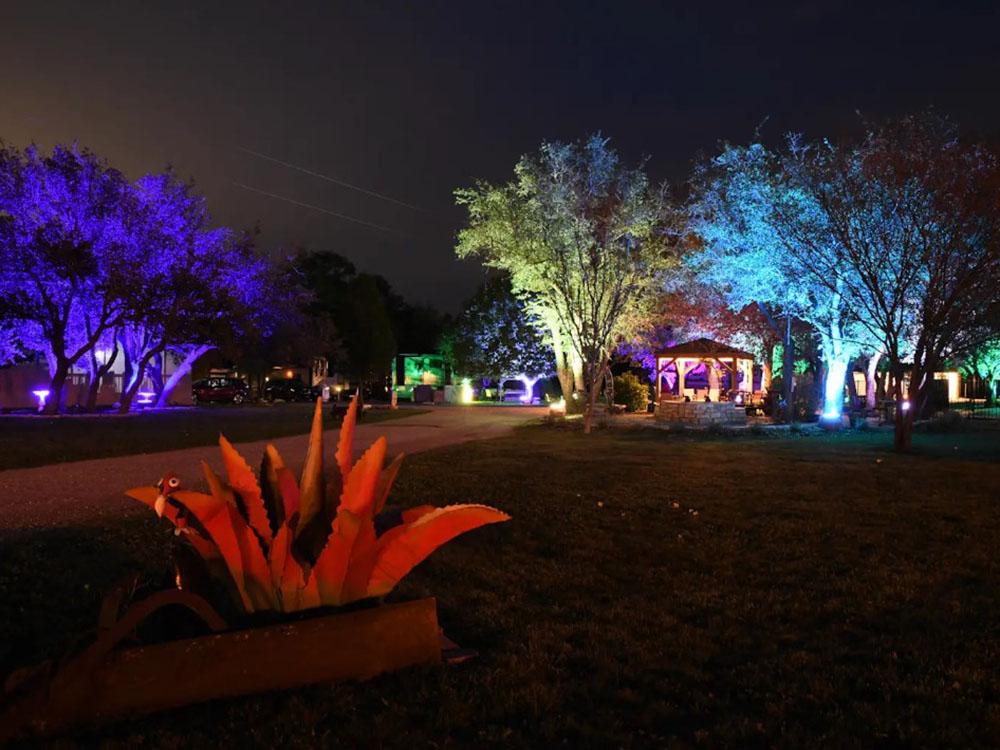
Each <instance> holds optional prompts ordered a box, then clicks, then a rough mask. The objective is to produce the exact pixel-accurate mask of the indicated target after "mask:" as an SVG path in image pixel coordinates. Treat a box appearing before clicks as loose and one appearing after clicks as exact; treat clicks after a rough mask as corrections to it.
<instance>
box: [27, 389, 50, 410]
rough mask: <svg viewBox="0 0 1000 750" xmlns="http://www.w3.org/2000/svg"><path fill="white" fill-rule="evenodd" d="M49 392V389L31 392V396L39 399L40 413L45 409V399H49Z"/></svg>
mask: <svg viewBox="0 0 1000 750" xmlns="http://www.w3.org/2000/svg"><path fill="white" fill-rule="evenodd" d="M49 392H50V391H49V389H48V388H39V389H38V390H37V391H32V392H31V395H33V396H34V397H35V398H36V399H38V411H42V410H43V409H44V408H45V399H47V398H48V397H49Z"/></svg>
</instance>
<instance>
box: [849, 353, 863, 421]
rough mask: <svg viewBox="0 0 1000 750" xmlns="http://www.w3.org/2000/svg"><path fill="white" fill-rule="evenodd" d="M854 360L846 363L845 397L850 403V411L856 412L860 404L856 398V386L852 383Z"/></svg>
mask: <svg viewBox="0 0 1000 750" xmlns="http://www.w3.org/2000/svg"><path fill="white" fill-rule="evenodd" d="M855 361H856V360H853V359H852V360H850V361H849V362H848V363H847V373H846V379H847V397H848V399H850V402H851V411H857V408H858V406H859V405H860V404H861V398H860V397H859V396H858V385H857V383H855V382H854V363H855Z"/></svg>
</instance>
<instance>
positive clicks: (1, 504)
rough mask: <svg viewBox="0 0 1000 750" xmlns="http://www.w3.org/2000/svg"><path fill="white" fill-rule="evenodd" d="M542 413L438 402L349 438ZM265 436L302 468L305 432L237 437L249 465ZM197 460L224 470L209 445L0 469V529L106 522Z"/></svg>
mask: <svg viewBox="0 0 1000 750" xmlns="http://www.w3.org/2000/svg"><path fill="white" fill-rule="evenodd" d="M544 413H545V410H544V409H541V408H534V407H531V408H529V407H488V406H472V407H459V406H455V407H439V408H436V409H433V410H432V411H431V412H429V413H424V414H417V415H414V416H412V417H405V418H401V419H398V420H391V421H387V422H377V423H374V424H370V425H368V424H361V425H358V429H357V432H356V434H355V440H354V444H355V449H356V451H357V452H358V453H359V454H360V452H361V451H363V450H364V449H365V448H367V447H368V445H370V444H371V442H372V441H373V440H375V438H376V437H378V436H379V435H385V436H386V437H387V438H388V441H389V453H390V455H394V454H396V453H399V452H400V451H405V452H406V453H417V452H419V451H425V450H430V449H432V448H440V447H442V446H446V445H454V444H456V443H464V442H468V441H470V440H485V439H488V438H494V437H500V436H502V435H506V434H508V433H510V432H511V431H512V430H513V429H514V427H516V426H517V425H520V424H524V423H526V422H530V421H533V420H536V419H538V418H539V417H541V416H542V415H543V414H544ZM336 439H337V431H336V430H330V431H328V432H326V433H325V435H324V445H325V448H326V453H327V456H331V455H332V451H333V446H334V445H335V444H336ZM268 442H272V443H274V445H275V446H276V447H277V448H278V451H279V452H280V453H281V455H282V457H283V458H284V459H285V462H286V463H287V464H288V465H289V466H292V467H293V468H294V470H295V471H296V472H298V471H299V467H301V465H302V461H303V460H304V459H305V451H306V444H307V442H308V438H307V436H305V435H297V436H293V437H284V438H277V439H275V440H269V441H268V440H262V441H259V442H253V443H239V444H237V448H238V449H239V451H240V453H242V454H243V456H244V457H245V458H246V459H247V462H248V463H249V464H250V465H251V466H258V465H259V462H260V457H261V455H262V452H263V450H264V445H265V444H266V443H268ZM201 459H206V460H207V461H208V462H209V463H210V464H211V465H212V466H213V467H214V468H215V469H216V471H218V472H220V473H222V465H221V463H222V462H221V460H220V458H219V451H218V448H216V447H213V446H201V447H197V448H184V449H181V450H176V451H166V452H163V453H143V454H139V455H135V456H119V457H116V458H101V459H96V460H92V461H74V462H71V463H63V464H52V465H50V466H39V467H36V468H32V469H10V470H8V471H3V472H0V531H14V530H17V529H28V528H32V527H52V526H68V525H78V524H87V523H109V522H113V521H114V520H115V519H116V518H120V517H122V514H133V513H144V512H147V511H146V509H145V508H143V507H142V506H141V505H140V504H139V503H136V502H135V501H134V500H130V499H129V498H127V497H125V496H124V495H122V491H123V490H126V489H128V488H129V487H135V486H137V485H143V484H153V483H154V482H155V481H156V480H157V479H158V478H159V477H160V476H162V475H163V474H164V473H165V472H167V471H172V472H174V473H176V474H178V475H179V476H180V477H182V479H185V480H186V481H188V482H190V483H191V484H192V485H193V486H198V487H200V486H201V485H203V483H204V481H203V480H202V479H201V468H200V463H199V462H200V461H201Z"/></svg>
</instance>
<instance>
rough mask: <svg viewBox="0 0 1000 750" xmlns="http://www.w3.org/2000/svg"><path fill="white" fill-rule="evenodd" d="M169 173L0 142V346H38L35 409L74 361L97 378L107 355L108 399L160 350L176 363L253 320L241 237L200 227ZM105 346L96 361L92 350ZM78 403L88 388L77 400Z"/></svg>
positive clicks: (255, 275) (194, 203)
mask: <svg viewBox="0 0 1000 750" xmlns="http://www.w3.org/2000/svg"><path fill="white" fill-rule="evenodd" d="M210 221H211V220H210V217H209V214H208V211H207V208H206V206H205V202H204V199H203V198H201V197H199V196H197V195H195V194H194V192H193V189H192V186H191V185H190V184H185V183H182V182H181V181H179V180H178V179H177V178H176V177H175V176H174V175H173V174H172V173H170V172H168V173H166V174H162V175H149V176H146V177H144V178H142V179H140V180H139V181H138V182H136V183H134V184H133V183H129V182H127V181H126V180H125V178H124V177H123V176H122V175H121V174H120V173H119V172H117V171H116V170H114V169H112V168H111V167H109V166H108V165H107V164H106V163H105V162H103V161H102V160H100V159H98V157H97V156H95V155H94V154H93V153H91V152H89V151H86V150H80V149H78V148H76V147H72V148H70V147H65V146H56V147H55V148H54V149H53V150H52V152H51V154H50V155H48V156H45V155H43V154H42V153H41V152H39V151H38V149H36V148H35V147H31V148H28V149H26V150H25V151H24V152H19V151H17V150H15V149H11V148H3V149H0V319H2V320H3V321H5V323H6V325H7V330H8V332H7V333H6V334H4V336H3V337H2V339H0V356H2V357H3V358H4V359H5V360H9V359H10V357H11V355H12V354H16V353H30V352H32V351H37V352H41V353H42V354H43V356H45V358H46V360H47V362H48V364H49V374H50V377H51V383H50V389H49V390H50V391H51V392H52V394H53V396H52V397H51V398H50V400H49V402H48V406H47V408H48V409H49V410H51V411H54V410H56V409H59V408H61V407H62V406H63V401H64V384H65V382H66V378H67V376H68V373H69V370H70V368H71V367H73V366H75V365H80V366H84V367H86V368H87V369H88V370H89V371H90V373H91V375H92V378H93V383H92V396H93V395H95V394H96V389H97V386H98V384H99V379H100V377H101V376H102V375H104V374H105V373H106V372H107V371H108V370H109V369H110V366H111V363H112V361H113V360H114V359H115V358H117V357H118V356H119V354H120V355H121V358H122V361H123V362H124V366H125V380H126V389H125V393H123V398H122V409H123V410H127V409H128V408H129V405H130V402H131V398H132V396H133V395H134V393H135V392H136V390H137V389H138V388H139V387H140V385H141V383H142V380H143V378H144V377H145V375H146V374H147V372H148V368H150V367H151V366H153V364H154V362H155V360H156V359H157V358H158V356H159V355H161V354H162V353H163V352H165V351H168V350H171V351H173V352H175V353H177V354H179V355H180V357H181V359H182V360H184V361H187V360H189V359H190V358H191V357H194V356H197V355H198V354H200V353H203V352H204V351H206V350H207V349H210V348H212V347H214V346H218V345H220V344H222V343H223V342H225V341H226V340H229V339H232V338H233V337H238V336H240V335H242V334H244V333H245V332H247V331H249V330H255V331H260V330H263V329H265V328H266V322H265V321H264V320H262V318H261V314H260V313H261V311H264V310H266V309H267V308H268V304H267V300H266V294H265V290H266V289H267V285H266V283H265V279H266V277H267V274H268V267H267V265H266V264H265V263H264V262H263V261H262V260H260V259H259V258H257V257H256V255H255V254H254V253H253V248H252V244H251V242H250V240H249V238H248V237H236V236H234V235H233V233H231V232H229V231H228V230H225V229H219V228H211V227H210ZM99 349H102V350H105V351H111V352H112V355H111V356H110V357H106V358H104V361H101V359H100V358H99V357H98V350H99ZM91 401H92V399H91Z"/></svg>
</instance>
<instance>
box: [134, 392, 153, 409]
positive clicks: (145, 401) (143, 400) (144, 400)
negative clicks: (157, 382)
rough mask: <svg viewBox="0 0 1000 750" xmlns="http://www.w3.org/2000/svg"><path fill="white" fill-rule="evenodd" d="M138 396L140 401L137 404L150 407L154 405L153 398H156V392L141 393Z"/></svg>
mask: <svg viewBox="0 0 1000 750" xmlns="http://www.w3.org/2000/svg"><path fill="white" fill-rule="evenodd" d="M136 395H137V396H138V397H139V400H138V401H136V403H137V404H142V405H143V406H149V405H150V404H151V403H153V396H155V395H156V393H155V392H154V391H139V392H138V393H137V394H136Z"/></svg>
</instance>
